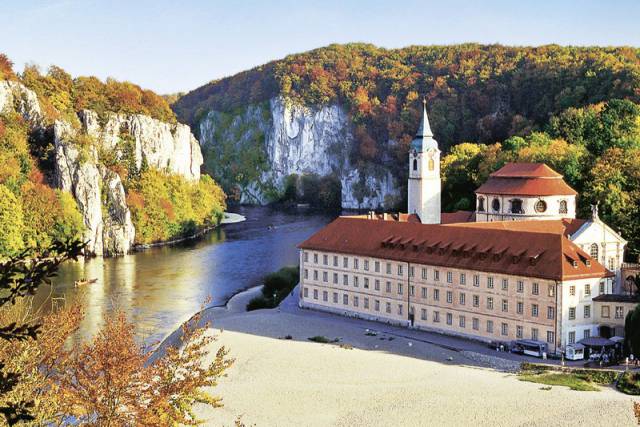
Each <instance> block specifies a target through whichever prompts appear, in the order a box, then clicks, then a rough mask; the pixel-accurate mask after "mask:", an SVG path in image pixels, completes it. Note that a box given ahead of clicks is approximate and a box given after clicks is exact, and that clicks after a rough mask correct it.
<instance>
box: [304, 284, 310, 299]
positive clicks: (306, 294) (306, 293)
mask: <svg viewBox="0 0 640 427" xmlns="http://www.w3.org/2000/svg"><path fill="white" fill-rule="evenodd" d="M304 297H305V298H309V288H307V287H306V286H305V287H304Z"/></svg>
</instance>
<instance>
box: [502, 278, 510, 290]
mask: <svg viewBox="0 0 640 427" xmlns="http://www.w3.org/2000/svg"><path fill="white" fill-rule="evenodd" d="M502 290H503V291H508V290H509V279H502Z"/></svg>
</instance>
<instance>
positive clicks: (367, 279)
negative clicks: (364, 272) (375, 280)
mask: <svg viewBox="0 0 640 427" xmlns="http://www.w3.org/2000/svg"><path fill="white" fill-rule="evenodd" d="M364 288H365V289H369V278H368V277H365V278H364Z"/></svg>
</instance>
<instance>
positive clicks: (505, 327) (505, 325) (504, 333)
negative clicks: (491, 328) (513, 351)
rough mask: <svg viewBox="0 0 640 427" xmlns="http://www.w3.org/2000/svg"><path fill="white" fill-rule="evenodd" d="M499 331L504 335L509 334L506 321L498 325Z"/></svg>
mask: <svg viewBox="0 0 640 427" xmlns="http://www.w3.org/2000/svg"><path fill="white" fill-rule="evenodd" d="M500 333H501V334H502V335H504V336H507V335H509V325H507V324H506V323H503V324H502V325H501V327H500Z"/></svg>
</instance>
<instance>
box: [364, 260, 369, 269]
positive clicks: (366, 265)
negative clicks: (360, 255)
mask: <svg viewBox="0 0 640 427" xmlns="http://www.w3.org/2000/svg"><path fill="white" fill-rule="evenodd" d="M364 271H369V260H368V259H365V260H364Z"/></svg>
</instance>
